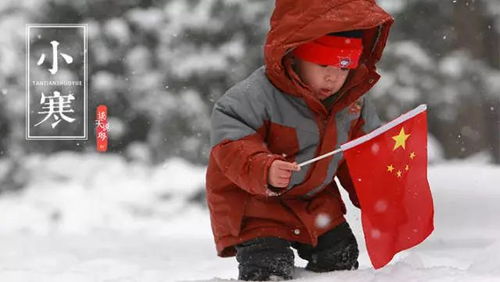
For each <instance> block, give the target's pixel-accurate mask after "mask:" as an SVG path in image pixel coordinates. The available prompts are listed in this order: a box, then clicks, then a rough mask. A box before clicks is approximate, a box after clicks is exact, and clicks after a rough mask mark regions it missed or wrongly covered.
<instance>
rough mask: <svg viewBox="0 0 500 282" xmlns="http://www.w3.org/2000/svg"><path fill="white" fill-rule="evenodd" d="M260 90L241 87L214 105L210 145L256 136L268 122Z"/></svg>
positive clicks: (234, 89)
mask: <svg viewBox="0 0 500 282" xmlns="http://www.w3.org/2000/svg"><path fill="white" fill-rule="evenodd" d="M259 94H260V93H258V89H254V90H253V91H244V90H242V89H241V87H236V88H232V89H230V90H229V91H228V92H227V93H226V94H224V96H222V97H221V98H220V99H219V100H218V101H217V102H216V104H215V105H214V108H213V111H212V117H211V131H210V144H211V146H212V147H213V146H215V145H217V144H218V143H219V142H221V141H222V140H226V139H229V140H238V139H240V138H243V137H245V136H248V135H250V134H254V133H256V132H257V130H258V129H259V128H260V127H262V125H263V124H264V121H265V120H267V119H268V118H267V116H268V115H267V112H266V107H265V103H264V101H263V99H262V96H263V95H259Z"/></svg>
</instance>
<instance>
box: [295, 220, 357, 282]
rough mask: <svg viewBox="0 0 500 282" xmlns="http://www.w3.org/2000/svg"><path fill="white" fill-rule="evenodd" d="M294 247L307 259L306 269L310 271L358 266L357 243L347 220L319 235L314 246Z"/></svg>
mask: <svg viewBox="0 0 500 282" xmlns="http://www.w3.org/2000/svg"><path fill="white" fill-rule="evenodd" d="M294 247H296V248H297V251H298V253H299V256H300V257H301V258H303V259H306V260H308V261H309V263H308V264H307V266H306V269H307V270H310V271H314V272H328V271H334V270H355V269H358V266H359V263H358V256H359V250H358V244H357V242H356V238H355V237H354V235H353V234H352V230H351V228H350V227H349V225H348V224H347V222H344V223H341V224H339V225H338V226H337V227H335V228H334V229H332V230H330V231H328V232H327V233H325V234H323V235H321V236H320V237H319V238H318V245H317V246H316V247H314V248H313V247H312V246H310V245H305V244H295V245H294Z"/></svg>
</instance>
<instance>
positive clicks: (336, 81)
mask: <svg viewBox="0 0 500 282" xmlns="http://www.w3.org/2000/svg"><path fill="white" fill-rule="evenodd" d="M295 60H296V64H297V72H298V75H299V76H300V78H301V79H302V81H304V82H305V83H306V84H307V85H309V87H311V89H312V91H313V95H314V96H315V97H316V98H318V99H320V100H324V99H326V98H328V97H330V96H332V95H333V94H335V93H336V92H337V91H339V89H340V88H341V87H342V85H344V82H345V81H346V79H347V75H348V74H349V69H340V68H336V67H333V66H327V65H318V64H315V63H311V62H308V61H304V60H300V59H298V58H295Z"/></svg>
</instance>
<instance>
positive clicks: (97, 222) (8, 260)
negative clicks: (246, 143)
mask: <svg viewBox="0 0 500 282" xmlns="http://www.w3.org/2000/svg"><path fill="white" fill-rule="evenodd" d="M2 162H5V161H2ZM23 163H24V166H25V173H26V174H27V175H29V176H30V177H29V181H28V188H27V189H25V190H23V191H22V192H20V193H18V194H15V193H12V194H4V195H2V197H1V198H0V210H2V211H3V212H2V214H1V216H0V249H1V250H2V252H0V265H1V268H0V277H1V281H2V282H19V281H23V282H29V281H144V282H148V281H228V280H234V279H236V277H237V263H236V261H235V259H234V258H218V257H217V256H216V253H215V247H214V243H213V238H212V233H211V229H210V221H209V216H208V211H207V210H206V208H205V207H203V205H199V204H195V203H193V201H192V198H193V197H194V196H195V195H196V194H197V193H198V192H199V191H200V190H201V189H203V185H204V179H205V167H199V166H193V165H191V164H189V163H188V162H186V161H184V160H182V159H170V160H166V161H165V162H164V163H162V164H160V165H158V166H153V167H151V166H148V165H146V164H144V163H141V162H127V161H125V159H124V158H123V157H121V156H113V155H110V154H107V155H104V154H89V155H86V156H82V155H80V154H74V153H59V154H54V155H51V156H50V157H49V158H45V159H43V158H42V157H41V156H36V155H31V156H30V157H27V158H26V159H24V160H23ZM0 164H1V165H0V167H2V166H4V165H6V163H0ZM429 181H430V183H431V187H432V191H433V197H434V204H435V210H436V216H435V226H436V229H435V231H434V233H433V234H432V235H431V236H430V237H429V238H428V239H427V240H426V241H424V242H423V243H422V244H421V245H419V246H417V247H415V248H413V249H411V250H407V251H404V252H402V253H400V254H398V255H397V256H396V257H395V258H394V259H393V261H392V262H391V263H390V264H389V265H388V266H386V267H384V268H382V269H380V270H374V269H373V268H372V267H371V265H370V262H369V260H368V257H367V253H366V248H365V246H364V244H363V235H362V233H361V226H360V214H359V211H358V210H356V209H355V208H354V207H353V206H352V205H350V203H349V202H348V200H347V201H346V202H347V206H348V210H349V213H348V221H349V223H350V225H351V227H352V229H353V231H354V233H355V235H356V237H357V239H358V242H359V243H360V252H361V254H360V269H359V270H357V271H352V272H335V273H322V274H315V273H309V272H307V271H305V270H304V268H303V267H304V266H305V261H303V260H301V259H300V258H298V257H296V266H297V269H296V275H295V277H296V279H297V280H298V281H309V282H320V281H498V280H499V279H500V240H499V239H498V238H500V228H499V225H498V220H497V218H496V217H497V215H498V214H499V213H500V205H498V202H500V190H499V189H497V185H496V183H498V182H499V181H500V167H499V166H493V165H489V164H488V163H487V160H485V159H484V158H480V157H477V158H473V159H469V160H466V161H453V162H440V163H439V164H436V165H433V166H431V167H430V168H429ZM342 194H343V197H344V199H348V197H347V195H346V193H345V192H342ZM317 221H318V222H317V223H318V224H325V223H327V222H328V221H329V219H328V218H325V217H323V216H322V215H319V216H318V218H317ZM370 235H371V236H377V234H370Z"/></svg>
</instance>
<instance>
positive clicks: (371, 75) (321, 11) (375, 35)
mask: <svg viewBox="0 0 500 282" xmlns="http://www.w3.org/2000/svg"><path fill="white" fill-rule="evenodd" d="M393 21H394V19H393V18H392V17H391V15H389V14H388V13H387V12H385V11H384V10H383V9H382V8H380V7H379V6H378V5H377V4H376V3H375V0H276V4H275V9H274V12H273V14H272V16H271V23H270V24H271V29H270V31H269V32H268V34H267V38H266V43H265V47H264V58H265V65H266V75H267V77H268V79H269V80H270V81H271V82H272V83H273V85H274V86H275V87H277V88H278V89H280V90H281V91H283V92H285V93H287V94H289V95H293V96H299V97H303V98H304V100H305V101H306V103H307V104H308V106H309V107H310V108H311V109H312V110H313V111H314V112H317V113H318V114H320V115H323V116H327V115H328V111H327V110H326V108H325V107H324V106H323V105H322V104H321V102H320V101H319V100H318V99H316V98H314V97H313V96H312V92H311V90H310V88H309V87H307V86H306V85H304V83H303V82H302V81H301V80H300V78H299V77H298V75H297V74H296V73H295V72H294V71H293V69H292V67H291V61H290V60H289V59H287V58H288V57H287V56H286V54H288V53H289V52H290V51H291V50H293V49H294V48H296V47H297V46H299V45H301V44H303V43H306V42H309V41H312V40H315V39H317V38H319V37H321V36H323V35H325V34H328V33H331V32H340V31H347V30H357V29H359V30H363V38H362V41H363V54H362V55H361V58H360V62H359V66H358V68H357V69H355V70H351V72H350V74H349V77H348V79H347V81H346V83H345V84H344V86H343V87H342V89H341V90H339V92H338V93H337V94H336V95H340V97H339V99H338V100H337V102H336V103H335V105H334V106H333V111H338V110H340V109H342V108H344V107H346V106H347V105H350V104H351V103H353V102H354V101H356V100H357V99H358V98H359V97H361V96H362V95H363V94H364V93H366V92H367V91H368V90H369V89H370V88H371V87H372V86H373V85H374V84H375V82H376V81H377V80H378V78H379V77H380V76H379V75H378V74H377V73H376V71H375V70H376V67H375V64H376V63H377V62H378V61H379V60H380V57H381V56H382V52H383V50H384V47H385V44H386V42H387V37H388V34H389V29H390V27H391V25H392V23H393Z"/></svg>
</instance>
